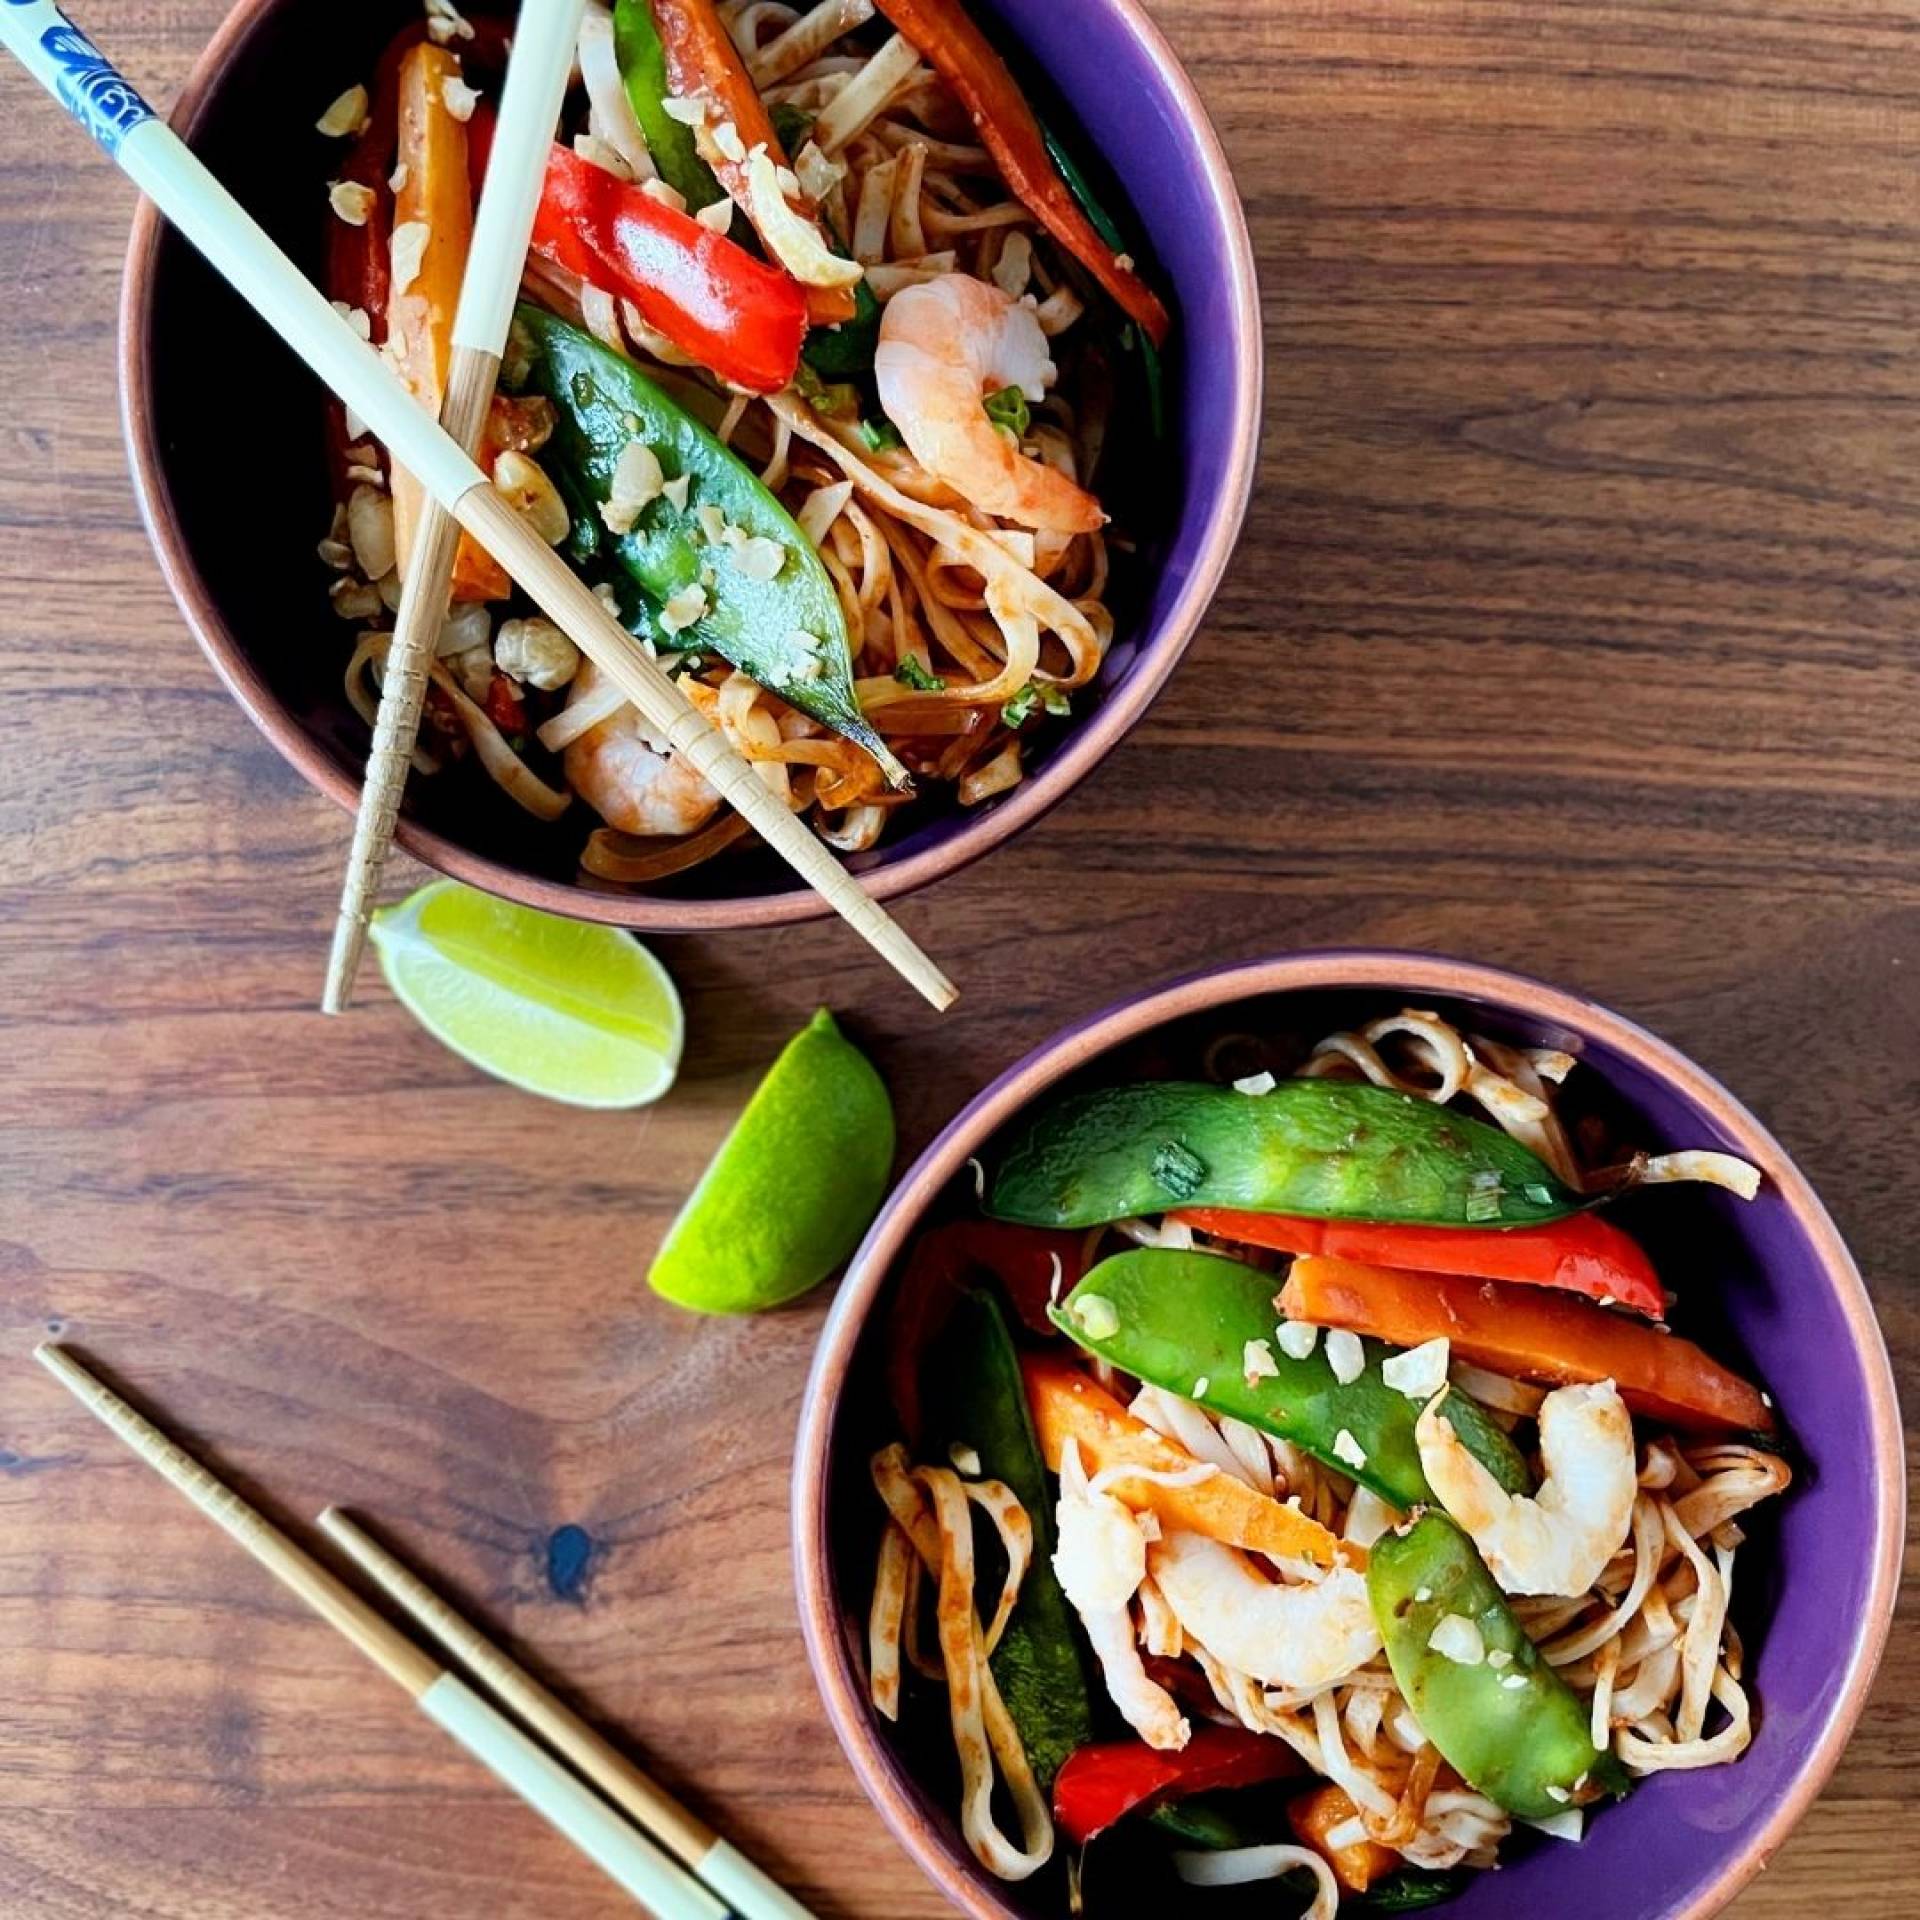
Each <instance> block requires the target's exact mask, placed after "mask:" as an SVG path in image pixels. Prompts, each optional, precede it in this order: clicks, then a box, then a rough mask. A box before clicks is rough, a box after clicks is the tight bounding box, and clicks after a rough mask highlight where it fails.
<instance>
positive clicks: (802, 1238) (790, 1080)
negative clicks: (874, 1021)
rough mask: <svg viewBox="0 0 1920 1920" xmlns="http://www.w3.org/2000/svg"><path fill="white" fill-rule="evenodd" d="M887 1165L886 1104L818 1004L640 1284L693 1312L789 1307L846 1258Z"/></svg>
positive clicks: (864, 1063)
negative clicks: (786, 1304) (784, 1304)
mask: <svg viewBox="0 0 1920 1920" xmlns="http://www.w3.org/2000/svg"><path fill="white" fill-rule="evenodd" d="M892 1166H893V1102H892V1101H891V1100H889V1099H888V1098H887V1089H886V1087H885V1085H884V1084H883V1083H882V1081H881V1079H880V1076H879V1075H878V1074H877V1073H876V1072H875V1071H874V1070H873V1066H872V1063H871V1062H870V1061H869V1060H868V1059H867V1057H866V1055H865V1054H863V1053H862V1052H861V1051H860V1050H859V1048H857V1047H856V1046H854V1045H853V1044H852V1042H851V1041H849V1040H848V1039H847V1038H846V1037H845V1036H844V1035H843V1034H842V1033H841V1031H840V1029H839V1028H838V1027H837V1026H835V1025H834V1022H833V1016H832V1015H831V1014H830V1013H828V1012H827V1011H826V1009H825V1008H824V1007H823V1008H822V1009H821V1010H820V1011H819V1012H818V1013H816V1014H815V1015H814V1016H813V1018H812V1020H811V1021H809V1022H808V1023H807V1025H806V1026H804V1027H803V1028H801V1030H800V1031H799V1032H798V1033H797V1034H795V1035H794V1037H793V1038H792V1039H791V1040H789V1041H788V1042H787V1044H786V1046H785V1048H784V1049H782V1051H781V1054H780V1057H779V1058H778V1059H777V1060H775V1061H774V1063H773V1065H772V1066H771V1067H770V1068H769V1069H768V1070H767V1076H766V1078H765V1079H764V1080H762V1081H761V1082H760V1085H759V1086H758V1087H757V1088H756V1089H755V1090H754V1095H753V1098H752V1099H751V1100H749V1101H748V1102H747V1105H746V1108H745V1111H743V1112H742V1114H741V1115H740V1118H739V1119H738V1120H736V1121H735V1122H734V1123H733V1130H732V1131H731V1132H730V1133H729V1134H728V1135H727V1137H726V1138H725V1139H724V1140H723V1141H721V1143H720V1148H719V1151H718V1152H717V1153H715V1155H714V1156H713V1158H712V1160H711V1161H709V1162H708V1164H707V1170H706V1172H705V1173H703V1174H702V1175H701V1176H700V1182H699V1184H698V1185H697V1186H696V1187H695V1188H694V1190H693V1192H692V1193H690V1194H689V1195H688V1196H687V1201H686V1204H685V1205H684V1206H683V1207H682V1208H681V1209H680V1212H679V1216H678V1217H677V1218H676V1219H675V1221H674V1223H673V1225H672V1226H670V1227H669V1228H668V1229H667V1237H666V1239H665V1240H664V1241H662V1242H661V1246H660V1251H659V1252H658V1253H657V1254H656V1255H655V1256H654V1261H653V1266H652V1269H651V1270H650V1271H649V1273H648V1275H647V1280H648V1282H649V1284H650V1285H651V1286H652V1287H653V1289H654V1291H655V1292H656V1293H660V1294H664V1295H665V1296H666V1298H667V1299H669V1300H672V1301H675V1302H677V1303H678V1304H679V1305H680V1306H683V1307H692V1308H694V1309H695V1310H696V1311H698V1312H701V1313H755V1312H757V1311H759V1309H760V1308H762V1307H773V1306H778V1305H779V1304H780V1303H781V1302H782V1301H783V1300H791V1299H793V1298H794V1297H795V1296H796V1295H798V1294H802V1293H805V1292H806V1290H807V1289H808V1288H809V1287H811V1286H815V1285H817V1284H818V1283H819V1282H820V1281H822V1280H824V1279H825V1278H826V1277H827V1275H828V1274H829V1273H831V1272H832V1271H833V1269H834V1268H835V1267H837V1266H838V1265H839V1264H840V1262H841V1261H842V1260H844V1259H845V1258H846V1257H847V1255H848V1254H850V1253H851V1252H852V1251H853V1249H854V1247H855V1245H856V1244H857V1243H858V1241H859V1239H860V1236H861V1234H863V1233H864V1232H865V1231H866V1229H867V1225H868V1223H869V1222H870V1221H871V1220H872V1218H873V1216H874V1212H875V1210H876V1209H877V1208H878V1207H879V1205H880V1199H881V1196H882V1195H883V1194H884V1193H885V1192H886V1187H887V1174H888V1172H889V1171H890V1170H891V1168H892Z"/></svg>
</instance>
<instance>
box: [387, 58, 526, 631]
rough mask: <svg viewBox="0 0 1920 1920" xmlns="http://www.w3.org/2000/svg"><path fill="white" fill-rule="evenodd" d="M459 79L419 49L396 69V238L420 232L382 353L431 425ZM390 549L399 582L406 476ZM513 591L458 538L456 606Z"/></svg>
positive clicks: (467, 203)
mask: <svg viewBox="0 0 1920 1920" xmlns="http://www.w3.org/2000/svg"><path fill="white" fill-rule="evenodd" d="M459 77H460V62H459V60H458V59H457V58H456V57H455V56H454V55H453V54H452V53H450V52H448V50H447V49H446V48H445V47H436V46H433V45H431V44H430V43H427V42H424V41H423V42H422V43H421V44H420V45H418V46H415V47H411V48H409V49H408V51H407V54H406V57H405V58H404V59H403V60H402V61H401V63H400V134H399V147H398V152H399V161H400V165H401V166H402V167H404V168H405V169H406V171H405V173H403V174H401V175H400V190H399V192H398V193H396V194H395V195H394V206H393V226H394V231H395V232H396V233H398V232H399V231H400V230H401V229H402V228H403V227H406V226H409V225H411V224H414V223H419V224H421V225H424V226H425V228H426V230H427V242H426V251H425V252H424V253H423V254H422V255H421V257H420V266H419V270H418V271H417V272H416V273H415V274H414V276H413V278H412V279H411V280H410V281H408V282H407V284H406V285H405V286H404V287H403V286H394V287H392V288H391V290H390V292H389V294H388V299H387V343H388V346H389V349H390V350H391V353H392V358H393V360H394V364H395V366H396V367H397V368H398V370H399V373H400V377H401V378H402V379H403V380H404V381H405V382H406V384H407V390H408V391H409V392H410V393H411V394H412V395H413V397H414V398H415V399H416V400H417V401H419V403H420V404H421V405H422V406H423V407H425V408H426V409H427V411H428V412H429V413H432V414H434V415H436V416H437V415H438V414H439V411H440V403H441V401H442V399H443V398H444V397H445V395H446V389H447V368H448V364H449V362H450V361H451V360H452V357H453V316H454V310H455V309H456V308H457V307H458V306H459V304H460V282H461V279H462V277H463V276H464V275H465V273H466V269H467V250H468V248H469V247H470V246H471V244H472V241H473V190H472V188H471V186H470V185H469V184H468V179H467V129H466V125H465V123H464V122H462V121H459V120H456V119H455V118H454V117H453V115H452V113H451V112H450V111H449V110H448V108H447V103H446V97H445V93H444V91H443V90H444V88H445V86H446V83H447V82H448V81H449V80H457V79H459ZM392 483H393V531H394V543H395V547H396V549H397V551H398V553H399V556H400V570H401V572H402V573H403V574H404V573H405V571H406V565H407V556H408V554H410V553H411V552H412V551H413V540H414V534H415V530H416V529H417V528H418V527H419V524H420V518H421V514H422V511H423V509H424V507H425V502H426V496H425V492H424V490H423V489H422V488H421V486H420V483H419V482H418V481H417V480H416V479H414V477H413V475H412V474H410V473H407V472H405V471H404V470H403V469H401V468H400V467H397V466H396V467H395V468H394V469H393V472H392ZM512 591H513V583H512V581H511V580H509V579H508V578H507V574H506V570H505V568H503V567H502V566H501V565H500V563H499V562H498V561H497V560H495V559H494V558H493V557H492V556H491V555H490V554H489V553H487V552H486V550H485V549H484V548H482V547H480V546H479V545H477V544H476V543H475V542H474V541H473V540H472V539H471V538H469V537H468V536H467V535H466V534H462V535H461V536H460V546H459V551H458V552H457V553H456V555H455V557H454V563H453V597H454V599H456V600H504V599H505V598H506V597H507V595H508V594H510V593H511V592H512Z"/></svg>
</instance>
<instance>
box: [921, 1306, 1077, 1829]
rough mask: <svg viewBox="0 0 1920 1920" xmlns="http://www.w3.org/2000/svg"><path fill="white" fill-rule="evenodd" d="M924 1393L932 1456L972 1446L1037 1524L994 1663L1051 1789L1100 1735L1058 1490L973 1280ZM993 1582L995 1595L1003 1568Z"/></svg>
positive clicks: (1016, 1372)
mask: <svg viewBox="0 0 1920 1920" xmlns="http://www.w3.org/2000/svg"><path fill="white" fill-rule="evenodd" d="M921 1401H922V1405H923V1407H924V1408H925V1415H926V1435H927V1440H928V1443H929V1447H928V1449H927V1450H926V1451H925V1452H924V1455H923V1457H925V1458H927V1459H930V1460H937V1461H940V1462H942V1463H944V1462H945V1460H946V1457H947V1449H948V1447H949V1446H965V1447H971V1448H972V1449H973V1450H974V1452H975V1453H977V1454H978V1455H979V1456H980V1471H981V1472H982V1474H983V1475H985V1477H986V1478H987V1479H989V1480H1002V1481H1005V1483H1006V1484H1007V1485H1008V1486H1009V1487H1010V1488H1011V1489H1012V1490H1013V1493H1014V1497H1015V1498H1016V1499H1017V1500H1018V1501H1019V1502H1020V1504H1021V1505H1022V1506H1023V1507H1025V1508H1026V1510H1027V1518H1028V1519H1029V1520H1030V1521H1031V1522H1032V1524H1033V1559H1032V1561H1031V1562H1030V1563H1029V1565H1028V1567H1027V1576H1026V1579H1025V1580H1024V1581H1022V1582H1021V1586H1020V1598H1019V1599H1018V1600H1017V1601H1016V1602H1015V1603H1014V1609H1013V1612H1012V1614H1011V1615H1010V1616H1009V1617H1008V1620H1007V1626H1006V1631H1005V1632H1004V1633H1003V1634H1002V1635H1001V1636H1000V1644H999V1645H998V1646H997V1647H995V1648H994V1650H993V1658H992V1661H991V1665H992V1667H993V1677H994V1680H995V1681H996V1682H997V1683H998V1685H999V1688H1000V1697H1001V1698H1002V1699H1003V1700H1004V1701H1005V1702H1006V1707H1007V1711H1008V1712H1009V1713H1010V1714H1011V1715H1012V1716H1013V1724H1014V1725H1015V1726H1016V1727H1018V1728H1019V1730H1020V1738H1021V1741H1022V1743H1023V1744H1024V1745H1025V1747H1026V1750H1027V1760H1028V1762H1029V1764H1030V1765H1031V1766H1032V1768H1033V1774H1034V1778H1035V1779H1036V1780H1037V1781H1038V1782H1039V1783H1040V1791H1041V1792H1042V1793H1049V1792H1051V1791H1052V1789H1053V1776H1054V1775H1055V1774H1056V1773H1058V1772H1059V1771H1060V1768H1061V1765H1062V1763H1063V1762H1064V1761H1065V1760H1066V1758H1067V1756H1068V1755H1069V1754H1070V1753H1073V1752H1075V1751H1076V1750H1078V1749H1079V1748H1081V1747H1084V1746H1085V1745H1086V1744H1087V1743H1088V1742H1089V1741H1090V1740H1091V1739H1092V1738H1093V1707H1092V1704H1091V1701H1090V1699H1089V1696H1088V1693H1087V1677H1086V1671H1085V1669H1084V1668H1083V1667H1082V1665H1081V1662H1080V1650H1079V1642H1078V1640H1077V1639H1076V1637H1075V1631H1074V1624H1073V1616H1072V1613H1071V1611H1070V1609H1069V1607H1068V1605H1067V1596H1066V1595H1065V1594H1064V1593H1063V1592H1062V1591H1061V1590H1060V1583H1059V1581H1058V1580H1057V1579H1055V1578H1054V1572H1053V1545H1054V1542H1053V1498H1052V1495H1051V1492H1050V1491H1049V1488H1048V1483H1047V1475H1046V1469H1045V1467H1044V1466H1043V1465H1042V1463H1041V1459H1040V1445H1039V1442H1038V1441H1037V1440H1035V1438H1034V1435H1033V1422H1032V1420H1031V1418H1030V1417H1029V1415H1028V1413H1027V1394H1026V1388H1025V1386H1024V1385H1023V1384H1022V1382H1021V1378H1020V1361H1019V1357H1018V1355H1017V1354H1016V1353H1015V1352H1014V1348H1013V1341H1012V1339H1011V1338H1010V1337H1009V1335H1008V1333H1007V1323H1006V1320H1005V1319H1004V1317H1003V1316H1002V1314H1001V1312H1000V1308H999V1306H998V1304H997V1303H996V1302H995V1301H994V1299H993V1298H992V1296H991V1295H989V1294H986V1293H983V1292H981V1291H979V1290H978V1289H975V1288H969V1289H968V1290H967V1291H965V1292H964V1293H962V1294H961V1295H960V1296H959V1298H958V1299H957V1300H956V1301H955V1303H954V1306H953V1311H952V1314H951V1316H950V1317H949V1318H948V1320H947V1323H946V1327H945V1329H944V1331H943V1332H942V1334H941V1336H940V1339H939V1341H938V1343H937V1347H936V1348H935V1349H934V1350H930V1352H929V1354H928V1356H927V1362H926V1364H925V1365H924V1367H923V1371H922V1378H921ZM987 1584H988V1585H989V1586H991V1588H992V1590H993V1591H992V1593H989V1594H987V1595H986V1596H984V1597H985V1599H986V1600H987V1601H988V1602H989V1603H990V1602H991V1600H992V1598H993V1595H994V1594H997V1593H998V1591H999V1581H998V1576H997V1575H994V1576H993V1577H992V1578H991V1579H990V1580H989V1581H988V1582H987Z"/></svg>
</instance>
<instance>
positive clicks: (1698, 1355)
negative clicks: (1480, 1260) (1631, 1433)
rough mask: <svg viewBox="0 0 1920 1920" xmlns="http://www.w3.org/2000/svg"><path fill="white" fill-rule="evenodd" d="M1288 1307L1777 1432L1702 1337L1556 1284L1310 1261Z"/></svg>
mask: <svg viewBox="0 0 1920 1920" xmlns="http://www.w3.org/2000/svg"><path fill="white" fill-rule="evenodd" d="M1279 1304H1280V1311H1281V1312H1282V1313H1284V1314H1285V1315H1286V1317H1287V1318H1288V1319H1289V1320H1306V1321H1310V1322H1311V1323H1312V1324H1313V1325H1315V1326H1318V1327H1347V1328H1349V1329H1351V1330H1352V1331H1353V1332H1355V1333H1364V1334H1370V1335H1372V1336H1373V1337H1374V1338H1375V1339H1377V1340H1385V1341H1386V1342H1388V1343H1389V1345H1392V1346H1396V1347H1417V1346H1420V1345H1421V1344H1423V1343H1424V1342H1425V1341H1428V1340H1437V1339H1442V1338H1444V1339H1446V1340H1448V1341H1450V1342H1451V1343H1452V1347H1453V1351H1454V1353H1455V1354H1456V1355H1457V1356H1458V1357H1459V1358H1460V1359H1462V1360H1468V1361H1471V1362H1472V1363H1473V1364H1474V1365H1475V1366H1477V1367H1486V1368H1487V1369H1489V1370H1490V1371H1491V1372H1494V1373H1504V1374H1507V1375H1510V1376H1511V1377H1513V1378H1515V1379H1520V1380H1534V1381H1539V1382H1541V1383H1542V1384H1544V1385H1549V1386H1564V1385H1566V1384H1567V1383H1568V1382H1569V1381H1575V1380H1611V1381H1612V1382H1613V1383H1614V1385H1615V1386H1617V1387H1618V1388H1619V1389H1620V1397H1621V1398H1622V1399H1623V1400H1624V1401H1625V1402H1626V1403H1627V1405H1628V1406H1629V1407H1631V1408H1632V1409H1633V1410H1634V1412H1636V1413H1644V1414H1646V1415H1648V1416H1649V1417H1650V1418H1652V1419H1655V1420H1660V1421H1664V1422H1666V1423H1668V1424H1670V1425H1672V1426H1676V1427H1681V1428H1709V1429H1732V1430H1734V1431H1736V1432H1744V1433H1769V1432H1771V1431H1772V1430H1773V1424H1774V1421H1773V1412H1772V1409H1771V1408H1770V1407H1769V1406H1768V1405H1767V1403H1766V1402H1765V1401H1764V1400H1763V1399H1762V1398H1761V1396H1760V1393H1759V1391H1758V1390H1757V1389H1756V1388H1754V1387H1752V1386H1750V1385H1748V1383H1747V1382H1746V1381H1744V1380H1742V1379H1741V1378H1740V1376H1739V1375H1738V1374H1735V1373H1730V1372H1729V1371H1728V1370H1727V1369H1726V1368H1725V1367H1723V1366H1721V1364H1720V1363H1719V1362H1718V1361H1717V1360H1714V1359H1712V1358H1710V1357H1709V1356H1708V1355H1707V1354H1705V1353H1703V1352H1702V1351H1701V1349H1700V1348H1698V1347H1697V1346H1695V1345H1694V1344H1693V1342H1692V1341H1691V1340H1681V1339H1679V1338H1677V1337H1676V1336H1675V1335H1673V1334H1670V1333H1664V1332H1662V1331H1661V1330H1660V1329H1659V1328H1658V1327H1649V1326H1646V1325H1644V1324H1643V1323H1642V1322H1640V1321H1638V1320H1629V1319H1628V1318H1627V1317H1626V1316H1625V1315H1624V1314H1618V1313H1609V1312H1608V1311H1607V1310H1606V1308H1604V1307H1596V1306H1592V1305H1589V1304H1588V1302H1586V1301H1584V1300H1577V1299H1575V1298H1574V1297H1573V1296H1572V1295H1571V1294H1565V1293H1557V1292H1554V1291H1552V1290H1550V1289H1548V1288H1545V1287H1529V1286H1512V1285H1509V1284H1506V1283H1504V1282H1502V1281H1498V1280H1472V1279H1465V1278H1462V1277H1461V1276H1459V1275H1457V1274H1445V1273H1406V1272H1402V1271H1400V1270H1398V1269H1396V1268H1392V1267H1368V1266H1362V1265H1361V1264H1360V1263H1359V1262H1358V1261H1354V1260H1333V1259H1327V1258H1324V1257H1321V1256H1315V1255H1309V1256H1307V1257H1306V1258H1304V1259H1300V1260H1296V1261H1295V1262H1294V1263H1293V1271H1292V1272H1291V1273H1290V1274H1289V1275H1288V1276H1287V1284H1286V1286H1285V1288H1284V1289H1283V1290H1282V1292H1281V1294H1280V1302H1279Z"/></svg>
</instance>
